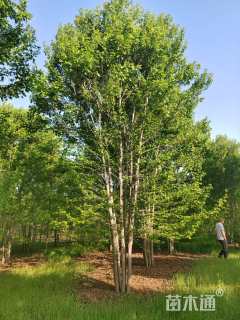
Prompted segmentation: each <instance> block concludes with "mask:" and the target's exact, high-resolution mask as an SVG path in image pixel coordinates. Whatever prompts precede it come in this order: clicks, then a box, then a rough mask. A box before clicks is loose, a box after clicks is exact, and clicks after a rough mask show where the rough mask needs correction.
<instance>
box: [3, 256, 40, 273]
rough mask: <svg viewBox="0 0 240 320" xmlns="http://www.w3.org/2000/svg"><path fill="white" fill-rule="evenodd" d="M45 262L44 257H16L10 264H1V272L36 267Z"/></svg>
mask: <svg viewBox="0 0 240 320" xmlns="http://www.w3.org/2000/svg"><path fill="white" fill-rule="evenodd" d="M43 262H44V257H43V256H41V255H39V254H36V255H33V256H31V257H14V258H13V259H12V261H11V263H9V264H4V265H2V264H1V263H0V272H4V271H10V270H11V269H14V268H25V267H34V266H37V265H40V264H41V263H43Z"/></svg>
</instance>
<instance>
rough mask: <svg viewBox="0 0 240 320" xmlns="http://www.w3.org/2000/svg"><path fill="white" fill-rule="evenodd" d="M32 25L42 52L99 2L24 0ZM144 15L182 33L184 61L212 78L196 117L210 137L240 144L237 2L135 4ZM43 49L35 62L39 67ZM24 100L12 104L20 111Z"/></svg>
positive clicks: (158, 0) (142, 1)
mask: <svg viewBox="0 0 240 320" xmlns="http://www.w3.org/2000/svg"><path fill="white" fill-rule="evenodd" d="M28 3H29V4H28V10H29V11H30V12H31V14H32V16H33V17H32V22H31V24H32V26H33V27H34V29H35V30H36V35H37V39H38V43H39V45H40V46H41V47H43V45H44V44H49V43H50V42H51V40H53V39H54V36H55V34H56V32H57V29H58V27H59V25H61V24H65V23H68V22H72V21H73V19H74V17H75V16H76V15H77V13H78V11H79V10H80V9H81V8H94V7H96V6H97V5H101V4H102V3H103V1H102V0H29V1H28ZM134 3H138V4H140V5H142V6H143V7H144V9H145V10H147V11H152V12H154V13H156V14H160V13H168V14H170V15H172V17H173V18H174V22H175V23H176V24H179V25H181V26H182V27H183V28H184V29H185V35H186V40H187V43H188V48H187V51H186V55H187V57H188V59H189V61H197V62H198V63H200V64H201V66H202V68H203V69H207V70H208V72H210V73H212V74H213V84H212V85H211V87H210V88H209V89H208V90H207V91H206V92H204V95H203V96H204V101H203V102H202V103H201V104H199V106H198V108H197V110H196V114H195V117H196V119H197V120H199V119H202V118H205V117H207V118H208V119H209V120H210V125H211V127H212V135H213V137H214V136H216V135H218V134H226V135H228V136H229V137H230V138H233V139H238V140H240V81H239V76H240V35H239V30H240V1H239V0H231V1H229V0H148V1H147V0H138V1H136V0H135V1H134ZM44 60H45V57H44V53H43V50H42V51H41V54H40V55H39V57H38V59H37V63H38V65H39V66H40V67H43V65H44ZM27 103H28V101H27V99H26V98H25V99H19V100H15V101H14V104H15V105H17V106H23V105H25V104H27Z"/></svg>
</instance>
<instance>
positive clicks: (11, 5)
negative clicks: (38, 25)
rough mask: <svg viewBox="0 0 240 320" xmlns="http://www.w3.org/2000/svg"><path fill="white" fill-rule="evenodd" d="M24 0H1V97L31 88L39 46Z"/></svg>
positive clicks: (21, 93) (5, 97)
mask: <svg viewBox="0 0 240 320" xmlns="http://www.w3.org/2000/svg"><path fill="white" fill-rule="evenodd" d="M26 5H27V2H26V0H20V1H19V3H16V2H15V1H11V0H0V16H1V18H0V48H1V51H0V100H5V99H8V98H12V97H19V96H21V95H24V94H25V93H26V92H28V91H30V88H31V83H32V80H33V72H32V63H33V62H34V58H35V56H36V55H37V52H38V48H37V46H36V44H35V43H36V42H35V35H34V32H33V30H32V28H31V27H30V25H29V20H30V18H31V16H30V14H29V13H28V12H27V10H26Z"/></svg>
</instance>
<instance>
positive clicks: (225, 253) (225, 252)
mask: <svg viewBox="0 0 240 320" xmlns="http://www.w3.org/2000/svg"><path fill="white" fill-rule="evenodd" d="M218 241H219V243H220V244H221V246H222V250H221V251H220V252H219V255H218V257H219V258H221V257H222V256H224V258H225V259H226V258H227V256H228V246H227V241H226V240H218Z"/></svg>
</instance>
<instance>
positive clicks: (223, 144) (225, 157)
mask: <svg viewBox="0 0 240 320" xmlns="http://www.w3.org/2000/svg"><path fill="white" fill-rule="evenodd" d="M204 167H205V168H204V170H205V171H206V176H205V178H204V182H205V184H210V185H211V186H212V190H211V194H210V197H209V200H208V205H209V206H210V207H211V206H212V205H213V204H214V203H216V201H217V200H218V199H219V198H221V197H224V196H226V203H225V209H224V210H222V212H220V215H222V216H225V217H226V224H227V227H228V228H227V229H228V232H229V234H230V237H231V239H232V240H235V241H236V240H237V241H239V240H240V235H239V227H240V223H239V221H240V214H239V209H240V144H239V142H237V141H235V140H231V139H229V138H228V137H226V136H218V137H216V139H215V141H213V142H212V144H211V146H210V148H209V150H208V154H207V157H206V162H205V166H204Z"/></svg>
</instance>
